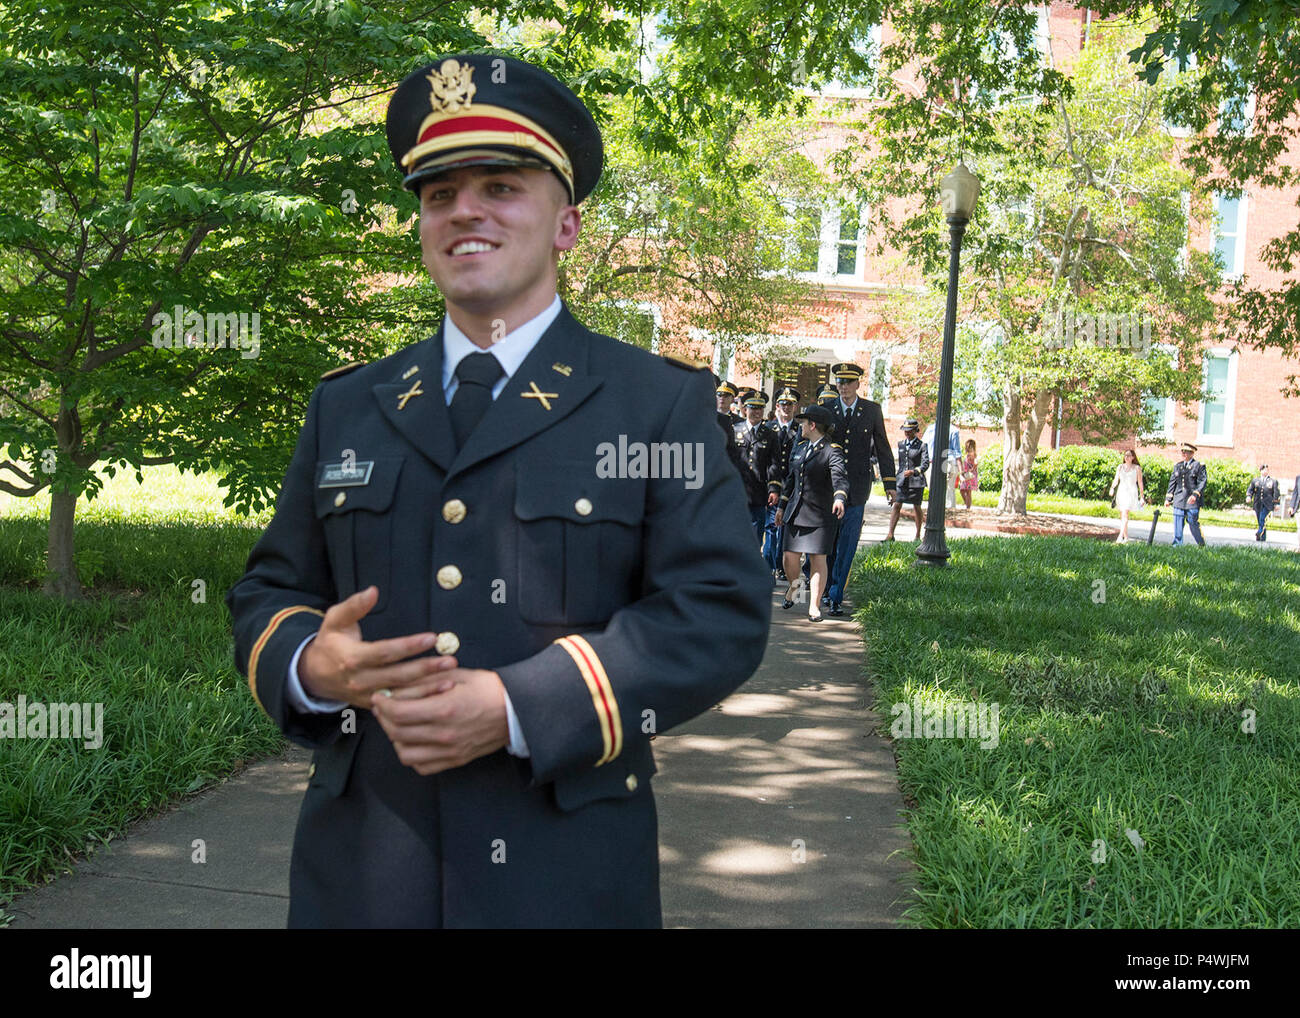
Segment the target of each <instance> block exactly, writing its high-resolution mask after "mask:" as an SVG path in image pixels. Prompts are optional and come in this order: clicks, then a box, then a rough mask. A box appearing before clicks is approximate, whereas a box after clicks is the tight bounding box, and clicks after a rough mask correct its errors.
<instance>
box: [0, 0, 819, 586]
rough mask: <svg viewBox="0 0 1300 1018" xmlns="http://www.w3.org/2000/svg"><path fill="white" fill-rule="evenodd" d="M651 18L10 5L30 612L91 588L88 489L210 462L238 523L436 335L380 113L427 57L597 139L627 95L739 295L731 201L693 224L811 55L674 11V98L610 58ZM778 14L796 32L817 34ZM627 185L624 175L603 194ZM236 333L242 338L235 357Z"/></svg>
mask: <svg viewBox="0 0 1300 1018" xmlns="http://www.w3.org/2000/svg"><path fill="white" fill-rule="evenodd" d="M665 6H666V5H659V6H658V7H656V6H655V5H642V4H639V3H638V4H635V5H628V7H627V8H626V9H624V8H621V7H620V6H619V5H617V4H606V3H601V2H588V0H519V2H500V3H495V4H487V5H477V6H476V7H474V8H473V9H471V8H469V7H468V6H467V5H465V4H449V5H443V6H435V7H433V8H430V7H429V6H428V5H426V4H421V3H413V2H402V3H384V4H379V3H362V2H359V0H314V2H308V0H297V2H285V0H280V2H277V0H247V2H245V0H214V2H210V3H196V2H190V3H172V2H168V3H163V2H160V0H129V2H126V3H122V2H117V0H87V2H76V3H73V2H69V0H39V2H38V0H27V2H11V3H0V23H2V24H3V29H4V31H3V34H2V35H0V85H3V88H2V89H0V139H3V145H2V146H0V166H2V167H3V171H2V172H0V280H2V282H0V450H3V452H2V453H0V490H4V491H6V492H9V493H11V494H15V495H19V496H31V495H34V494H36V493H38V492H40V491H42V490H44V489H46V488H50V490H51V513H50V527H49V543H48V553H47V565H48V575H49V579H48V582H47V584H46V590H47V591H48V592H50V593H52V594H57V595H60V596H64V597H75V596H78V595H79V594H80V584H79V581H78V578H77V575H76V570H75V567H74V564H73V549H74V541H73V535H74V521H75V508H76V499H77V497H78V495H79V494H80V493H83V492H86V493H89V494H92V495H93V493H94V492H95V490H96V489H97V488H98V486H99V485H100V484H101V483H102V480H101V478H100V473H99V472H103V473H105V474H108V475H110V476H111V475H112V474H113V472H114V471H115V470H117V469H120V468H127V469H135V470H136V472H137V477H139V476H140V474H139V468H140V467H141V466H143V465H147V464H157V463H169V462H170V463H175V464H177V465H178V466H180V467H181V468H183V469H189V470H203V469H208V468H213V467H221V468H222V469H223V470H224V475H223V477H222V484H223V485H224V486H226V487H228V488H229V495H228V498H227V502H228V504H231V505H234V506H235V507H236V508H237V509H239V510H241V511H247V510H248V509H254V510H256V509H260V508H262V507H263V506H264V505H265V504H266V503H267V502H268V500H269V498H270V497H271V495H272V493H273V492H274V488H275V485H276V484H277V483H278V481H279V479H280V477H281V475H282V472H283V467H284V463H285V462H286V461H287V458H288V456H289V453H290V451H291V449H292V446H293V442H294V439H295V437H296V434H297V430H298V428H299V426H300V423H301V420H302V416H303V413H304V410H305V405H306V400H307V397H308V395H309V394H310V392H311V389H312V387H313V385H314V384H315V380H316V378H317V376H318V375H319V374H320V373H321V371H323V370H325V369H328V368H331V367H334V366H336V365H338V364H340V363H344V362H346V361H349V360H354V359H360V360H369V359H372V358H374V357H378V356H382V355H384V354H386V353H388V352H390V351H391V350H393V349H395V348H397V347H400V346H401V345H404V344H406V343H409V342H411V341H413V340H416V339H418V338H420V337H421V336H423V335H426V334H428V332H430V331H432V329H433V328H434V327H435V325H436V323H437V321H438V320H439V318H440V315H441V310H442V308H441V301H440V298H439V297H438V295H437V292H436V290H435V289H434V288H433V287H432V285H431V284H430V283H429V282H428V281H427V280H425V279H424V278H423V274H422V273H420V272H418V271H417V270H416V267H417V266H418V265H419V248H418V237H417V235H416V233H415V231H414V230H413V229H412V223H413V216H414V214H415V212H416V203H415V200H414V198H413V197H412V196H411V195H409V194H407V193H405V192H403V191H402V190H401V189H400V186H399V184H398V181H397V179H396V174H395V173H394V170H393V168H392V166H391V163H390V157H389V153H388V150H387V145H386V143H385V138H384V130H383V114H384V109H385V105H386V98H387V95H388V93H389V92H390V91H391V89H392V88H393V87H394V86H395V84H396V82H398V81H399V80H401V78H403V77H404V76H405V75H406V74H407V73H408V72H409V71H410V70H411V69H412V68H413V67H416V66H418V65H419V64H420V63H421V62H423V61H424V60H427V59H428V57H429V55H430V54H434V53H438V52H447V51H454V50H464V49H486V48H491V47H494V46H495V47H506V48H509V49H510V50H511V51H513V52H517V53H521V54H522V55H524V56H525V57H527V58H529V59H532V60H534V61H536V62H540V63H542V64H544V65H546V66H548V67H549V68H550V69H552V70H554V71H555V72H556V73H558V74H560V75H561V76H563V77H565V78H566V79H567V80H569V81H571V82H572V83H573V84H574V87H575V89H576V90H577V91H578V92H579V94H580V95H582V96H583V98H584V99H585V100H586V101H587V102H588V104H589V105H590V106H592V107H593V109H594V110H595V112H596V115H597V117H598V120H600V121H602V122H608V121H609V120H610V119H611V116H612V115H613V114H612V112H611V107H614V106H616V105H617V104H619V103H621V102H624V101H634V103H635V106H636V125H637V126H636V130H635V131H634V132H633V133H634V137H635V140H636V142H637V144H638V145H639V146H640V148H641V150H642V151H644V152H648V153H653V154H655V155H658V156H662V157H664V158H666V159H670V160H677V163H676V167H675V168H676V169H677V170H678V171H680V169H681V167H682V166H684V165H685V164H686V162H687V161H689V160H692V159H695V160H696V161H697V162H702V163H703V164H704V165H705V167H706V168H711V172H712V173H713V174H714V180H713V181H710V182H708V183H701V184H700V185H699V186H696V185H694V184H692V186H691V187H690V188H686V189H683V190H682V191H681V192H680V194H675V195H674V199H673V200H674V201H675V202H676V203H677V205H676V208H677V210H678V211H679V212H680V211H685V212H689V214H690V215H691V216H693V217H694V220H695V221H694V222H693V223H690V224H687V225H684V226H680V227H679V228H677V230H676V232H675V233H671V234H670V236H671V238H672V239H673V241H674V242H675V243H680V242H683V241H686V242H688V248H689V239H694V240H695V241H696V242H697V251H696V252H695V253H696V254H697V255H698V256H699V257H698V259H697V261H696V262H695V263H692V264H695V265H696V266H697V267H698V266H707V278H706V279H704V280H703V284H704V289H705V290H707V291H709V292H713V293H717V294H720V293H724V292H726V290H725V288H722V289H719V288H718V287H717V283H718V281H720V280H722V279H724V278H727V276H726V273H727V272H728V271H729V270H732V269H734V270H735V272H736V274H737V278H744V279H752V278H753V272H754V271H755V270H756V269H757V267H758V266H759V265H760V264H761V263H762V259H761V258H759V257H758V256H756V255H754V254H753V253H752V252H750V251H748V250H747V249H746V247H745V244H744V242H743V241H744V236H745V229H746V228H748V229H750V230H751V234H750V236H752V224H750V226H749V227H746V226H745V224H742V223H740V221H739V220H738V219H737V218H736V212H737V210H738V208H739V207H740V202H741V201H742V200H743V195H744V193H745V192H744V188H743V187H742V188H740V189H739V190H735V191H733V192H731V193H730V194H729V195H727V196H726V197H725V199H719V200H717V201H714V202H713V204H712V205H709V204H707V203H706V204H705V205H704V206H697V205H692V204H691V202H692V201H696V200H700V199H702V197H703V196H704V195H705V194H706V193H707V194H720V193H721V192H718V191H717V190H716V188H714V183H716V179H717V178H718V176H719V175H720V174H725V173H726V172H727V170H728V169H730V168H734V167H732V166H731V161H730V160H731V156H730V149H731V146H730V141H731V139H732V137H733V136H734V135H735V133H736V131H737V130H738V129H739V127H740V126H741V124H742V119H741V118H738V117H737V116H736V115H735V113H734V108H735V107H736V106H738V105H741V106H744V107H745V108H755V109H763V110H767V111H771V110H777V109H779V108H780V107H781V106H782V104H783V103H785V102H787V101H788V100H789V98H790V96H791V95H792V94H793V89H794V84H793V83H792V81H791V80H790V78H789V76H788V75H787V74H786V73H785V70H784V69H785V68H787V67H788V66H790V65H792V64H793V62H794V61H793V59H791V58H790V57H789V56H788V53H787V52H786V50H787V49H790V50H793V49H794V48H797V47H799V46H802V44H803V42H804V37H803V36H802V35H800V34H799V33H794V34H793V35H792V34H790V33H786V34H783V35H781V36H780V37H773V38H766V37H763V36H762V35H761V34H759V35H755V34H753V32H752V29H753V27H754V26H753V25H748V26H745V29H744V32H743V33H742V32H740V31H739V29H738V27H737V26H738V24H739V22H737V21H736V20H735V19H736V18H739V17H741V16H744V17H749V16H750V15H752V12H740V13H737V14H734V15H731V16H730V17H731V18H732V20H731V21H728V20H727V17H728V16H727V15H726V13H725V11H724V10H723V9H722V8H717V9H714V10H712V12H711V13H710V14H709V17H710V18H711V19H713V20H711V21H710V25H711V26H712V29H711V32H712V34H711V35H710V34H707V33H706V35H704V36H701V37H698V38H697V37H696V36H694V35H693V34H692V33H691V32H690V31H688V30H687V28H686V27H684V26H689V24H690V22H689V12H688V15H687V17H688V20H687V21H685V22H681V23H679V24H678V28H680V32H677V29H674V30H673V31H669V32H666V33H665V37H666V38H668V39H669V40H670V41H671V40H672V39H673V37H674V33H675V32H676V33H677V34H678V35H679V36H680V37H681V38H682V39H683V40H689V41H690V45H689V46H688V45H687V44H686V43H685V42H683V44H682V47H681V51H680V52H679V53H678V54H677V55H676V57H675V58H674V59H675V61H676V62H675V63H674V64H673V65H672V68H671V74H670V75H669V76H668V77H667V78H665V79H664V80H663V81H661V82H654V83H651V82H647V81H645V80H642V78H641V77H640V76H639V75H637V74H633V73H631V70H630V64H629V63H628V61H627V60H624V61H623V62H622V63H621V64H620V63H618V62H614V63H611V61H610V60H609V59H608V56H607V55H608V54H611V53H618V54H625V55H627V54H639V52H640V51H641V50H642V49H643V48H644V34H643V32H642V27H643V25H644V15H648V14H652V13H654V12H655V11H656V10H662V9H663V8H664V7H665ZM787 6H788V7H789V8H790V11H791V12H792V13H790V17H791V18H792V19H793V21H794V23H797V24H800V25H802V24H805V23H808V22H810V21H817V19H819V18H820V17H821V13H820V12H821V10H822V8H820V7H815V8H810V9H808V10H807V11H804V10H797V11H796V9H797V8H798V5H796V4H794V3H793V0H789V2H788V4H787ZM824 31H825V30H824V29H823V34H824ZM741 35H744V37H745V39H747V40H748V43H747V46H746V47H745V48H743V49H742V50H737V49H735V46H736V45H737V44H738V41H739V39H740V37H741ZM783 47H786V49H783ZM820 59H821V62H822V63H825V61H826V59H827V58H826V57H825V56H823V57H822V58H820ZM815 63H816V61H814V64H815ZM778 71H779V73H778ZM701 139H707V140H706V141H705V142H704V143H703V144H701ZM634 164H637V165H641V166H642V167H643V168H644V166H645V165H646V164H645V163H644V160H642V161H641V162H640V163H639V164H638V163H637V161H636V160H629V161H628V165H629V166H632V165H634ZM741 169H743V167H742V168H741ZM629 172H630V171H629ZM744 172H751V171H744ZM630 179H631V178H630V176H629V175H628V174H625V173H624V172H623V171H622V169H620V170H618V171H617V172H616V173H615V174H613V175H612V176H611V184H610V189H609V190H607V191H606V195H607V196H610V195H613V194H614V192H617V191H618V190H619V189H620V188H623V189H624V190H626V189H627V188H628V187H629V186H630V184H629V181H630ZM701 207H703V208H706V209H712V213H711V214H712V215H715V216H717V217H720V218H719V219H718V220H717V221H716V222H714V223H712V224H711V223H710V222H709V213H700V212H698V209H700V208H701ZM607 218H611V217H607ZM719 222H720V223H721V224H722V225H723V226H725V230H724V231H723V232H724V233H725V234H726V235H725V236H715V234H714V229H713V227H715V226H717V225H718V223H719ZM616 232H617V231H614V232H612V233H608V234H607V236H609V237H613V236H614V234H615V233H616ZM620 243H621V242H620ZM699 245H704V246H702V247H701V246H699ZM624 264H628V263H621V264H620V265H619V266H617V267H623V265H624ZM675 264H677V265H679V266H680V265H681V264H682V263H681V262H677V263H675ZM617 267H616V268H617ZM697 270H698V269H697ZM611 271H616V270H611ZM698 271H703V270H698ZM631 275H633V273H630V272H629V273H624V274H623V276H622V277H619V278H623V279H626V278H627V277H630V276H631ZM661 275H662V274H661ZM609 281H610V280H609V279H603V280H602V279H601V278H600V277H599V274H598V273H597V274H594V275H593V274H590V273H589V274H588V278H586V279H585V280H583V281H582V282H583V284H584V285H586V284H588V283H590V284H592V289H591V291H590V300H591V302H593V303H594V302H595V301H596V300H597V299H598V298H600V299H607V298H612V297H613V296H614V295H615V289H614V288H613V287H611V286H610V285H608V284H609ZM597 284H598V285H597ZM776 286H777V284H774V287H776ZM774 287H769V288H768V290H767V291H763V290H762V288H761V287H760V288H755V287H751V286H748V284H747V285H746V286H744V287H738V288H736V290H735V291H734V292H735V293H736V294H737V296H736V297H735V298H734V299H733V306H730V307H721V308H715V309H712V310H711V311H709V312H707V313H706V317H707V315H709V314H711V315H713V316H714V320H713V326H714V327H715V328H724V329H725V328H726V326H725V324H724V323H726V322H735V323H740V322H745V321H747V322H749V323H750V324H752V323H753V322H755V321H758V320H759V318H761V317H762V315H764V314H767V313H769V311H770V308H771V306H773V305H772V304H771V300H770V297H769V295H768V294H769V292H775V291H774ZM231 314H234V315H235V316H236V317H235V319H234V322H236V323H240V322H241V319H240V318H239V316H240V315H243V316H246V317H245V318H244V319H242V322H243V323H244V324H243V329H244V331H242V332H241V333H240V334H239V335H238V338H237V342H234V341H232V340H234V339H235V337H233V336H232V334H231V333H230V331H229V329H230V322H231V320H230V319H229V317H228V316H229V315H231ZM254 315H256V316H257V317H256V319H254V317H253V316H254ZM173 319H175V320H174V321H173ZM254 322H256V325H257V332H256V335H253V334H252V328H253V325H254ZM737 327H739V326H737ZM746 327H748V326H746ZM221 328H224V329H226V330H227V331H225V332H224V333H221V334H220V336H218V335H217V332H218V330H219V329H221ZM199 337H201V339H200V338H199ZM218 339H220V345H218V344H217V342H216V341H217V340H218ZM164 341H167V342H168V345H166V346H164V345H162V343H163V342H164ZM196 341H197V345H190V344H191V343H194V342H196ZM173 344H174V345H173Z"/></svg>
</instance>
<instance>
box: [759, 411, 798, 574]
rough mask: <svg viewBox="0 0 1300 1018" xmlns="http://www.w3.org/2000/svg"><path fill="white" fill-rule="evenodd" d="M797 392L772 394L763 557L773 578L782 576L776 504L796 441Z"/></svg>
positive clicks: (781, 543)
mask: <svg viewBox="0 0 1300 1018" xmlns="http://www.w3.org/2000/svg"><path fill="white" fill-rule="evenodd" d="M800 398H801V397H800V396H799V390H798V389H794V388H791V387H790V386H788V385H787V386H786V387H785V388H783V389H781V390H780V391H779V392H778V393H777V394H776V417H775V418H774V419H773V420H772V421H771V422H770V428H771V431H772V456H771V462H770V465H769V467H768V471H767V492H768V494H767V543H766V544H765V545H764V547H763V555H764V557H765V558H766V559H767V564H768V566H769V567H770V568H771V570H772V575H773V576H774V577H777V578H782V579H783V578H784V577H785V570H784V568H783V562H782V557H781V548H782V545H783V543H784V542H783V540H782V538H783V537H784V535H785V530H784V528H782V527H778V526H777V525H776V504H777V501H778V500H779V499H780V497H781V489H782V487H784V486H785V477H786V474H787V473H789V472H790V453H791V452H793V451H794V447H795V445H797V444H798V442H799V431H800V428H799V422H798V421H796V420H795V419H794V415H795V414H796V413H797V412H798V411H799V400H800Z"/></svg>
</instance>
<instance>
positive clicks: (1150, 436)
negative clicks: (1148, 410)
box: [1138, 343, 1178, 442]
mask: <svg viewBox="0 0 1300 1018" xmlns="http://www.w3.org/2000/svg"><path fill="white" fill-rule="evenodd" d="M1154 348H1155V350H1157V351H1158V352H1160V353H1163V354H1166V355H1168V357H1169V363H1170V365H1171V366H1172V367H1177V366H1178V347H1176V346H1174V345H1173V344H1172V343H1156V344H1154ZM1148 398H1151V399H1154V398H1156V397H1148ZM1177 411H1178V405H1177V404H1176V403H1175V402H1174V400H1173V399H1172V398H1171V397H1166V398H1165V426H1164V428H1163V429H1162V430H1160V431H1151V432H1143V433H1142V434H1140V435H1139V436H1138V438H1139V439H1141V440H1142V441H1143V442H1150V441H1156V440H1159V439H1164V440H1165V441H1167V442H1172V441H1173V439H1174V414H1175V413H1177Z"/></svg>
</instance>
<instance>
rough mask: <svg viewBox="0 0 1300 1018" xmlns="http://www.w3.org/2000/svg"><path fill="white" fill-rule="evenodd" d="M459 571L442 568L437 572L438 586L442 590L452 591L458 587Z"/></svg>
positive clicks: (449, 567)
mask: <svg viewBox="0 0 1300 1018" xmlns="http://www.w3.org/2000/svg"><path fill="white" fill-rule="evenodd" d="M460 581H461V575H460V570H459V569H457V568H456V567H455V566H443V567H442V568H441V569H439V570H438V586H440V587H441V588H442V589H443V590H454V589H456V588H457V587H459V586H460Z"/></svg>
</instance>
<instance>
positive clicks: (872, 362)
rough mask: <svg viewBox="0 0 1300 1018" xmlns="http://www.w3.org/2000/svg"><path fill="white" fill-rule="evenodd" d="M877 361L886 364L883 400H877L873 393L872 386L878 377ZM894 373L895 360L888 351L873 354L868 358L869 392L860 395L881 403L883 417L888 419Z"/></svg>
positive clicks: (867, 378)
mask: <svg viewBox="0 0 1300 1018" xmlns="http://www.w3.org/2000/svg"><path fill="white" fill-rule="evenodd" d="M877 361H884V362H885V381H884V386H885V391H884V393H883V394H882V398H881V399H876V398H875V392H874V391H872V385H873V383H874V380H875V377H876V362H877ZM892 371H893V358H892V357H891V356H890V354H889V352H888V351H881V352H879V353H872V354H871V355H870V356H869V357H868V358H867V377H866V383H867V391H866V392H865V393H860V395H865V396H866V398H867V399H869V400H873V401H874V402H876V403H879V404H880V412H881V414H882V416H885V417H888V416H889V393H890V376H891V372H892Z"/></svg>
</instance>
